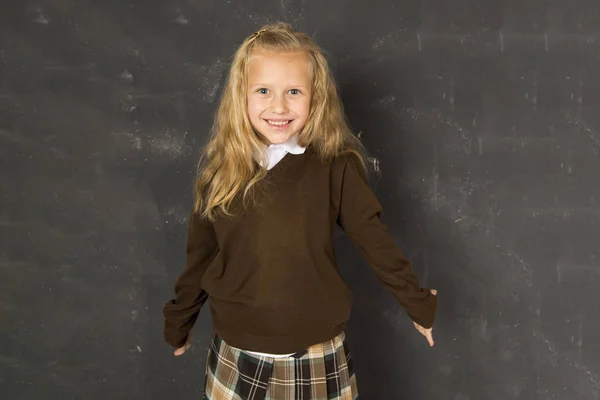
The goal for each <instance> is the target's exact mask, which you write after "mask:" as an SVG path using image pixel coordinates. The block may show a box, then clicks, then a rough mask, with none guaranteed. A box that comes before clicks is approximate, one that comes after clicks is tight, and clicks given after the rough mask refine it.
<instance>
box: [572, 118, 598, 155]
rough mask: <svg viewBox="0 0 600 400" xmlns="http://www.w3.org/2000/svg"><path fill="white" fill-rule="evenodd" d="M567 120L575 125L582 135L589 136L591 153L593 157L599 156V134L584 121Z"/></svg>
mask: <svg viewBox="0 0 600 400" xmlns="http://www.w3.org/2000/svg"><path fill="white" fill-rule="evenodd" d="M567 120H568V121H569V122H571V123H573V124H575V125H577V126H578V127H579V128H580V129H581V130H582V131H583V132H584V133H586V134H588V135H589V138H590V140H591V141H592V151H593V152H594V155H599V154H600V133H598V132H596V131H595V130H594V129H592V128H591V127H590V126H589V125H588V124H587V123H586V122H585V121H584V120H582V119H581V118H576V117H573V118H571V117H568V116H567Z"/></svg>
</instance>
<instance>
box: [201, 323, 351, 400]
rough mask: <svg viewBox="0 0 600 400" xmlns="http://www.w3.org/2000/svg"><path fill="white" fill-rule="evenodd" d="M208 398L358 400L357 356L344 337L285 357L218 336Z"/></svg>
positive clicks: (211, 357)
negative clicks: (245, 349)
mask: <svg viewBox="0 0 600 400" xmlns="http://www.w3.org/2000/svg"><path fill="white" fill-rule="evenodd" d="M203 399H204V400H309V399H310V400H356V399H358V390H357V385H356V377H355V375H354V370H353V367H352V356H351V354H350V351H349V349H348V345H347V343H346V340H345V334H344V333H342V334H340V335H338V336H337V337H335V338H334V339H332V340H330V341H327V342H324V343H321V344H317V345H314V346H311V347H309V348H308V349H307V351H305V352H302V353H298V354H295V355H294V356H290V357H286V358H271V357H264V356H254V355H251V354H248V353H246V352H243V351H241V350H238V349H236V348H234V347H231V346H229V345H228V344H227V343H225V341H223V340H222V339H221V338H219V337H218V336H217V335H215V337H214V340H213V342H212V345H211V348H210V349H209V352H208V359H207V366H206V385H205V388H204V396H203Z"/></svg>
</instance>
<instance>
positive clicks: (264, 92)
mask: <svg viewBox="0 0 600 400" xmlns="http://www.w3.org/2000/svg"><path fill="white" fill-rule="evenodd" d="M268 91H269V89H266V88H260V89H258V90H257V92H258V93H260V94H267V92H268Z"/></svg>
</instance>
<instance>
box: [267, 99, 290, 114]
mask: <svg viewBox="0 0 600 400" xmlns="http://www.w3.org/2000/svg"><path fill="white" fill-rule="evenodd" d="M271 109H272V110H273V112H274V113H276V114H286V113H287V112H288V106H287V101H286V99H285V96H282V95H276V96H273V101H272V102H271Z"/></svg>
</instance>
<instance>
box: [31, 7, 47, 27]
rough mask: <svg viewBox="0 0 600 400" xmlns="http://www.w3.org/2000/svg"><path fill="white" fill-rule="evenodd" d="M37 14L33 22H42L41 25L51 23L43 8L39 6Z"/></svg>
mask: <svg viewBox="0 0 600 400" xmlns="http://www.w3.org/2000/svg"><path fill="white" fill-rule="evenodd" d="M35 11H36V13H37V16H36V18H35V19H34V20H33V22H35V23H36V24H41V25H48V24H49V23H50V19H48V18H47V17H46V16H45V15H44V14H43V13H42V10H41V9H40V8H37V9H36V10H35Z"/></svg>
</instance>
